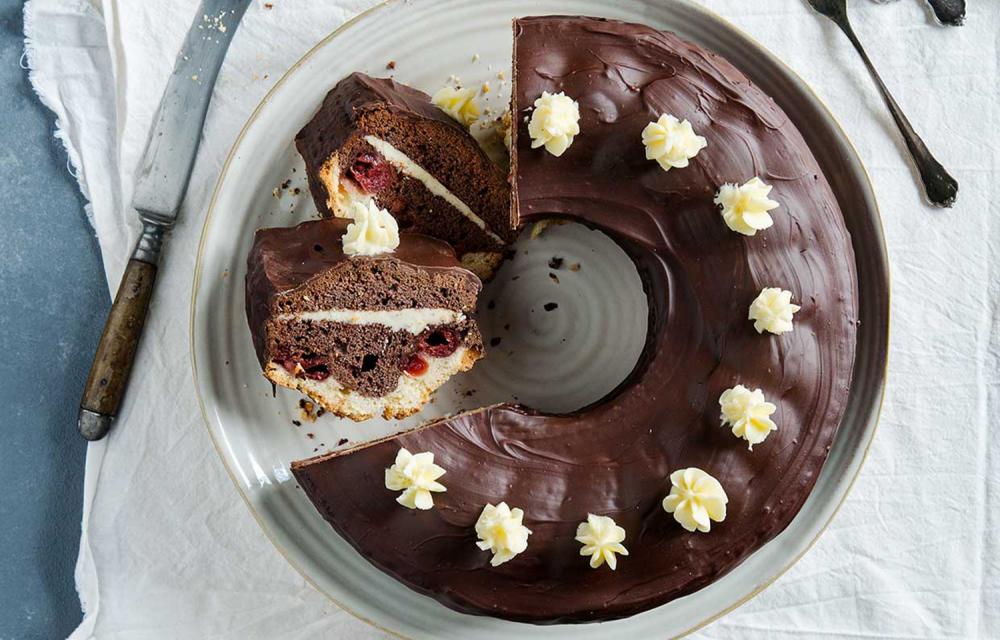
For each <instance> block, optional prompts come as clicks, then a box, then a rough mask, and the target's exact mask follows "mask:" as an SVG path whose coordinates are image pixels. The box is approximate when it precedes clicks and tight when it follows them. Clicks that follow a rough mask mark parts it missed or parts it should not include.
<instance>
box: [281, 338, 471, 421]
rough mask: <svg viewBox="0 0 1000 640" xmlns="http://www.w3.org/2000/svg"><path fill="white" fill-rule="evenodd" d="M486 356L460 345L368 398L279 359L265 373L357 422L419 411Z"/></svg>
mask: <svg viewBox="0 0 1000 640" xmlns="http://www.w3.org/2000/svg"><path fill="white" fill-rule="evenodd" d="M482 357H483V352H482V349H478V348H475V347H465V346H462V347H459V348H458V349H456V350H455V352H454V353H452V354H451V355H450V356H446V357H444V358H433V359H431V360H430V361H429V362H428V363H427V366H428V369H427V372H426V373H424V374H423V375H422V376H420V377H419V378H417V377H413V376H410V375H408V374H407V373H405V372H404V373H403V374H402V375H400V376H399V383H398V385H397V386H396V388H395V389H394V390H393V391H391V392H389V393H388V394H387V395H385V396H380V397H369V396H364V395H361V394H360V393H358V392H357V391H353V390H351V389H348V388H346V387H344V386H343V385H341V384H340V383H338V382H337V381H336V380H335V379H333V378H332V377H329V378H326V379H325V380H310V379H309V378H298V377H296V376H295V375H294V374H292V372H290V371H288V370H287V369H285V368H284V367H283V366H281V365H280V364H277V363H276V362H274V361H273V360H272V361H269V362H268V363H267V364H266V365H265V369H264V376H265V377H266V378H267V379H268V380H270V381H271V382H273V383H275V384H277V385H280V386H282V387H287V388H289V389H294V390H296V391H298V392H300V393H303V394H305V395H306V396H308V397H309V398H311V399H312V400H314V401H315V402H317V403H318V404H319V405H320V406H321V407H323V408H324V409H325V410H326V411H329V412H330V413H332V414H334V415H336V416H340V417H342V418H350V419H351V420H354V421H355V422H363V421H365V420H370V419H372V418H374V417H378V416H381V417H382V418H384V419H385V420H402V419H403V418H407V417H409V416H411V415H413V414H414V413H417V412H418V411H420V409H421V408H423V406H424V405H425V404H427V401H428V400H430V398H431V395H432V394H433V393H434V392H435V391H436V390H437V389H438V388H439V387H440V386H441V385H443V384H444V383H445V382H447V381H448V380H449V379H450V378H451V377H452V376H454V375H455V374H457V373H461V372H463V371H468V370H469V369H471V368H472V366H473V365H474V364H475V363H476V361H477V360H479V359H480V358H482Z"/></svg>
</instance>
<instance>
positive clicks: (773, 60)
mask: <svg viewBox="0 0 1000 640" xmlns="http://www.w3.org/2000/svg"><path fill="white" fill-rule="evenodd" d="M408 1H409V0H379V1H378V2H376V3H375V4H373V5H372V6H371V7H368V8H367V9H365V10H364V11H361V12H360V13H358V14H356V15H354V16H352V17H351V18H349V19H348V20H346V21H345V22H343V23H342V24H341V25H340V26H338V27H337V28H336V29H333V30H332V31H331V32H330V33H328V34H327V35H325V36H323V37H322V38H321V39H320V40H318V41H317V42H316V44H314V45H313V46H312V47H310V48H309V49H308V50H307V51H306V52H305V53H304V54H303V55H302V56H301V57H300V58H299V59H298V60H296V61H295V62H294V63H293V64H292V65H291V66H290V67H288V69H286V70H285V71H284V72H283V73H282V75H281V77H280V78H278V80H277V81H276V82H275V83H274V85H272V86H271V88H270V89H268V91H267V92H266V93H265V94H264V96H263V97H262V98H261V100H260V102H259V103H258V104H257V106H256V107H255V108H254V109H253V111H252V112H251V113H250V115H249V116H248V117H247V121H246V122H245V123H244V125H243V126H242V127H241V128H240V131H239V133H238V134H237V136H236V138H235V139H234V141H233V143H232V145H231V147H230V149H229V152H228V153H227V154H226V159H225V162H224V163H223V165H222V168H221V169H220V171H219V175H218V178H217V179H216V181H215V186H214V187H213V189H212V196H211V199H210V200H209V204H208V207H207V209H206V212H205V218H204V221H203V222H202V229H201V233H200V234H199V239H198V248H197V253H196V259H195V267H194V277H193V281H192V286H191V300H190V309H189V316H188V336H189V340H188V349H189V355H190V362H191V372H192V380H193V382H194V388H195V395H196V396H197V399H198V408H199V410H200V413H201V418H202V422H203V424H204V425H205V428H206V430H207V431H208V436H209V440H210V441H211V443H212V447H213V448H214V449H215V452H216V454H217V456H218V457H219V460H220V461H221V462H222V466H223V468H224V469H225V470H226V474H227V475H228V476H229V479H230V481H231V482H232V483H233V485H234V487H235V488H236V491H237V493H238V494H239V496H240V498H241V499H242V500H243V503H244V505H245V506H246V507H247V510H248V511H249V512H250V515H251V516H252V517H253V519H254V521H255V522H256V523H257V525H258V526H259V527H260V529H261V531H262V532H263V534H264V537H265V538H266V539H267V540H268V541H269V542H270V543H271V545H272V546H273V547H274V548H275V549H276V550H277V551H278V553H279V554H280V555H281V556H282V557H283V558H284V559H285V561H286V562H288V564H289V565H290V566H291V567H292V568H293V569H294V570H295V571H296V572H297V573H298V574H299V575H300V576H301V577H302V578H303V580H305V582H306V583H307V584H308V585H310V586H311V587H312V588H313V589H315V590H316V591H317V592H319V593H320V594H322V595H323V596H324V597H326V598H327V599H328V600H330V601H331V602H333V603H334V604H335V605H336V606H337V607H338V608H340V609H341V610H343V611H345V612H347V613H348V614H350V615H351V616H353V617H355V618H356V619H358V620H360V621H362V622H364V623H366V624H369V625H371V626H372V627H374V628H376V629H378V630H380V631H383V632H385V633H387V634H389V635H391V636H394V637H397V638H403V639H404V640H409V637H408V636H405V635H403V634H402V633H400V632H398V631H395V630H393V629H390V628H388V627H386V626H384V625H382V624H379V623H378V622H376V621H374V620H372V619H370V618H368V617H366V616H364V615H362V614H360V613H359V612H357V611H355V610H354V609H353V608H351V607H348V606H346V605H344V604H343V603H342V602H340V601H339V600H338V599H337V598H335V597H334V596H333V595H331V594H330V593H329V592H327V591H326V590H325V589H323V588H322V587H320V585H319V584H318V583H317V582H316V581H315V580H314V579H313V578H312V577H311V576H310V575H309V574H308V573H307V572H306V570H305V569H304V568H303V567H302V566H300V565H299V563H298V562H297V561H296V560H295V559H293V558H292V557H291V554H290V553H289V552H288V550H286V549H285V548H284V546H283V545H282V544H281V543H280V542H279V541H278V540H277V538H276V537H275V535H274V534H273V533H272V532H271V530H270V529H269V527H268V525H267V523H265V522H264V521H263V520H262V518H261V516H260V514H259V512H258V511H257V509H256V508H255V507H254V505H253V503H252V502H251V500H250V497H249V495H248V494H247V492H246V490H245V489H244V487H243V486H242V485H241V484H240V482H239V479H238V478H237V477H236V473H235V471H234V470H233V468H232V466H231V464H230V461H229V460H228V458H227V457H226V454H225V453H224V452H223V450H222V448H221V446H220V443H219V441H218V438H217V436H216V433H215V431H214V429H213V427H212V421H211V420H210V418H209V416H208V411H207V408H206V405H205V398H204V397H203V394H202V389H201V385H200V383H199V376H198V359H197V349H196V333H195V331H196V317H197V309H198V306H197V300H198V294H199V291H200V288H201V282H202V271H203V267H204V256H205V247H206V244H207V239H208V233H209V228H210V226H211V222H212V220H213V217H214V214H215V211H216V204H217V201H218V198H219V194H220V192H221V190H222V184H223V182H224V180H225V179H226V177H227V175H228V173H229V169H230V166H231V164H232V162H233V160H234V158H235V156H236V153H237V150H238V149H239V147H240V145H241V143H242V142H243V139H244V138H245V136H246V134H247V132H248V131H249V130H250V128H251V127H252V126H253V124H254V123H255V122H256V120H257V119H258V117H259V116H260V114H261V112H262V111H263V109H264V108H265V106H266V105H267V104H268V103H269V102H270V100H271V98H272V97H273V96H274V95H275V94H276V93H277V92H278V91H279V90H280V89H281V88H282V86H283V85H284V84H285V82H286V81H287V80H288V78H289V77H290V76H291V75H292V74H293V73H294V72H296V71H297V70H298V69H299V68H300V67H301V66H303V65H304V64H305V63H306V61H307V60H309V59H310V58H311V57H312V56H313V55H315V54H316V53H317V52H318V51H319V50H320V49H322V48H324V47H326V46H327V45H329V44H330V43H331V42H332V41H334V40H335V39H336V38H337V36H339V35H340V34H341V33H343V32H345V31H347V30H348V29H350V28H351V27H352V26H353V25H354V24H355V23H357V22H360V21H361V20H363V19H365V18H368V17H369V16H371V15H373V14H375V13H377V12H379V11H381V10H383V9H386V8H388V7H390V6H393V5H398V4H406V3H407V2H408ZM673 1H674V2H676V3H677V4H680V5H684V6H685V7H686V8H687V9H688V10H690V11H694V12H695V13H699V14H701V15H702V16H703V17H704V18H706V19H707V20H708V21H709V22H714V23H716V25H718V26H720V27H722V28H723V29H724V30H726V31H728V32H731V33H732V34H733V35H735V36H737V37H740V38H743V39H744V40H746V41H747V42H749V43H750V44H751V45H753V47H754V48H755V49H756V50H757V52H758V53H759V54H762V56H763V57H764V58H765V59H767V61H768V62H769V63H770V64H772V65H774V66H776V67H777V68H778V69H779V70H780V71H781V72H782V73H784V74H786V75H787V76H788V77H789V78H790V79H792V80H793V81H794V82H795V83H796V84H797V85H798V87H799V88H800V89H803V90H804V91H805V92H806V93H808V96H809V97H810V98H811V99H812V100H814V101H815V103H816V104H817V105H818V106H819V107H820V108H821V110H822V113H823V115H825V117H826V118H827V119H828V121H829V123H831V124H832V125H833V126H834V127H835V130H836V133H837V134H838V135H839V137H840V139H841V141H843V142H844V143H845V144H846V146H847V149H848V150H849V152H850V155H851V159H852V160H854V161H856V163H857V166H858V167H859V168H860V169H861V175H862V177H863V179H864V180H863V183H862V186H863V187H864V188H865V190H866V191H867V195H869V196H870V201H871V204H872V213H874V216H873V218H872V222H873V223H874V225H873V226H874V231H875V236H876V237H875V241H876V242H875V245H876V247H877V249H878V255H877V262H878V264H879V266H880V267H881V270H882V271H883V273H884V274H885V280H884V282H883V283H879V284H882V285H884V295H882V296H878V298H879V299H880V300H879V301H880V302H882V303H883V304H884V307H885V309H884V312H885V313H884V315H885V323H884V326H883V327H882V333H883V335H884V342H883V343H881V344H879V345H878V346H880V347H882V349H881V350H882V353H883V354H884V356H883V362H882V365H881V367H879V368H878V373H879V390H878V393H877V397H876V399H875V401H874V405H873V406H872V407H871V409H870V412H869V415H868V416H867V422H870V423H871V426H870V432H869V434H868V436H867V441H865V442H864V447H863V451H862V452H861V459H860V461H859V463H858V466H857V469H856V470H855V472H854V475H853V476H852V477H851V478H850V480H849V481H848V483H847V485H846V487H845V488H844V490H843V494H842V495H841V496H840V498H839V500H838V502H837V504H836V506H835V507H834V508H833V510H832V511H831V512H830V515H829V516H828V517H827V518H826V521H825V522H823V523H822V526H821V527H820V528H819V529H818V530H817V531H816V534H815V535H814V536H813V537H812V539H811V540H810V541H809V542H808V543H807V544H806V546H805V547H804V548H803V549H802V550H801V551H800V552H799V553H798V554H796V555H795V556H794V557H792V558H790V559H789V560H788V561H787V562H786V563H784V564H783V565H782V566H781V567H780V569H779V571H777V572H776V573H774V574H773V575H772V576H770V577H769V578H768V579H767V580H765V581H763V582H761V583H760V584H758V585H757V586H756V587H754V588H753V589H752V590H751V591H749V592H748V593H746V594H744V595H743V596H742V597H740V598H739V599H738V600H736V601H735V602H733V603H732V604H730V605H729V606H727V607H725V608H724V609H722V610H721V611H719V612H717V613H714V614H712V615H710V616H708V617H706V618H704V619H702V620H699V621H698V622H696V623H694V624H692V625H691V626H689V627H687V628H686V629H684V630H683V631H681V632H680V633H678V634H677V635H675V636H673V638H682V637H684V636H687V635H689V634H691V633H693V632H695V631H697V630H699V629H701V628H703V627H705V626H707V625H709V624H711V623H712V622H715V621H716V620H718V619H720V618H722V617H724V616H726V615H727V614H729V613H731V612H732V611H734V610H736V609H738V608H739V607H741V606H743V605H744V604H746V603H747V602H749V601H750V600H752V599H753V598H755V597H756V596H757V595H759V594H760V593H761V592H763V591H764V590H765V589H767V588H768V587H770V586H771V585H772V584H773V583H774V582H776V581H777V580H778V579H779V578H781V577H782V576H783V575H784V574H785V573H787V572H788V571H789V570H790V569H791V568H792V567H793V566H794V565H795V564H797V563H798V562H799V560H801V559H802V557H803V556H805V554H806V553H808V552H809V551H810V550H811V549H812V548H813V546H814V545H815V544H816V542H817V541H818V540H819V539H820V537H822V535H823V534H824V533H825V532H826V530H827V529H828V528H829V526H830V524H831V523H832V522H833V520H834V518H836V516H837V514H838V513H839V512H840V510H841V508H842V507H843V506H844V503H845V502H846V501H847V498H848V496H850V494H851V492H852V491H853V489H854V485H855V483H856V482H857V480H858V478H859V477H860V475H861V470H862V469H863V468H864V466H865V463H866V462H867V460H868V456H869V454H870V453H871V448H872V444H873V442H874V440H875V435H876V433H877V432H878V428H879V424H880V422H881V417H882V409H883V407H884V402H885V392H886V381H887V377H888V366H889V357H890V351H889V345H890V337H891V327H892V304H891V300H892V273H891V269H890V266H891V265H890V263H889V259H888V247H887V246H886V241H885V228H884V225H883V221H882V212H881V208H880V206H879V203H878V198H877V196H876V193H875V188H874V184H873V182H872V179H871V175H870V173H869V172H868V168H867V167H866V166H865V164H864V162H863V161H862V159H861V154H860V153H859V152H858V149H857V147H856V146H855V145H854V142H853V141H852V140H851V138H850V137H849V136H848V135H847V132H846V131H845V130H844V127H843V125H842V124H841V123H840V121H839V120H838V119H837V117H836V116H835V115H834V114H833V111H832V110H831V109H830V107H829V105H828V104H827V103H826V101H825V100H824V99H823V98H822V97H821V96H820V95H819V94H817V93H816V91H815V90H814V89H813V88H812V86H811V85H810V84H809V83H808V82H806V80H805V79H803V78H802V76H800V75H799V74H798V73H797V72H796V71H795V70H794V69H792V68H791V67H790V66H789V65H788V64H786V63H785V62H784V61H783V60H782V59H781V58H779V57H778V56H776V55H775V54H774V53H772V52H771V50H770V49H768V48H767V47H766V46H764V45H763V44H762V43H761V42H760V41H758V40H757V39H756V38H754V37H753V36H752V35H750V34H748V33H747V32H746V31H743V30H742V29H740V28H739V27H738V26H736V25H735V24H734V23H733V22H731V21H730V20H728V19H727V18H725V17H724V16H722V15H721V14H719V13H718V12H716V11H714V10H713V9H710V8H708V7H706V6H703V5H701V4H698V3H695V2H693V1H692V0H673ZM852 392H853V374H852ZM840 426H843V424H842V423H841V425H840ZM838 429H839V426H838Z"/></svg>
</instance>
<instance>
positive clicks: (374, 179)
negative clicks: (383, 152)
mask: <svg viewBox="0 0 1000 640" xmlns="http://www.w3.org/2000/svg"><path fill="white" fill-rule="evenodd" d="M347 175H349V176H350V177H351V178H353V179H354V181H355V182H357V183H358V186H359V187H361V189H362V190H363V191H365V192H367V193H375V192H377V191H381V190H382V189H384V188H385V187H386V185H388V184H389V182H390V181H391V180H392V169H390V167H389V164H388V163H387V162H386V161H385V159H384V158H382V157H380V156H376V155H374V154H371V153H362V154H359V155H358V157H357V158H355V159H354V164H352V165H351V167H350V168H349V169H348V170H347Z"/></svg>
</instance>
